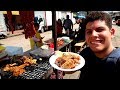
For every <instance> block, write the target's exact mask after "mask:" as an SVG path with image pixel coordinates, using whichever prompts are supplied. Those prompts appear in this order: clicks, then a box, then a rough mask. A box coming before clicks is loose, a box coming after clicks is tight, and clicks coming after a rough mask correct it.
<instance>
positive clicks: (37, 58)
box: [0, 11, 73, 79]
mask: <svg viewBox="0 0 120 90" xmlns="http://www.w3.org/2000/svg"><path fill="white" fill-rule="evenodd" d="M19 14H20V15H21V19H22V21H23V27H24V32H25V38H26V39H27V38H30V37H32V36H34V35H35V31H34V28H33V23H34V11H20V12H19ZM52 19H53V20H52V24H53V26H52V35H53V38H52V39H50V40H48V41H46V42H45V44H44V46H47V47H44V46H43V47H44V48H43V47H40V48H37V49H35V50H30V51H29V52H28V53H29V54H28V56H26V55H22V54H21V55H20V54H19V53H17V54H14V55H10V54H11V52H9V55H8V56H7V57H6V58H4V60H1V62H0V66H1V68H0V76H1V79H46V78H48V77H49V75H50V74H51V73H52V72H53V69H54V68H53V67H52V66H51V64H50V63H49V58H50V57H51V56H52V55H53V54H54V53H55V51H57V50H60V51H62V49H63V48H64V50H65V52H66V51H69V52H71V43H72V42H73V40H72V39H70V38H68V37H60V38H57V33H56V13H55V11H53V12H52ZM7 49H8V50H9V49H10V48H9V47H7ZM20 50H22V49H20ZM9 51H10V50H9ZM11 51H12V50H11ZM21 53H22V52H21Z"/></svg>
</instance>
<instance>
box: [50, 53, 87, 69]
mask: <svg viewBox="0 0 120 90" xmlns="http://www.w3.org/2000/svg"><path fill="white" fill-rule="evenodd" d="M49 62H50V64H51V66H52V67H54V68H55V69H57V70H61V71H76V70H79V69H81V68H82V67H83V66H84V65H85V60H84V58H83V57H82V56H81V55H79V54H77V53H73V52H61V51H55V54H54V55H52V56H51V57H50V59H49Z"/></svg>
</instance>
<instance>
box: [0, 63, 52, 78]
mask: <svg viewBox="0 0 120 90" xmlns="http://www.w3.org/2000/svg"><path fill="white" fill-rule="evenodd" d="M50 68H51V65H50V64H49V62H48V61H47V62H43V63H40V64H36V65H31V66H28V67H25V70H26V72H24V73H23V74H21V75H20V76H18V77H15V76H13V75H12V73H10V72H5V73H4V75H2V77H1V79H2V78H3V79H41V78H42V77H43V76H44V75H45V74H46V73H47V71H48V70H49V69H50Z"/></svg>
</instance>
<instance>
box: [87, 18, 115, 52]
mask: <svg viewBox="0 0 120 90" xmlns="http://www.w3.org/2000/svg"><path fill="white" fill-rule="evenodd" d="M113 35H114V29H109V28H108V26H107V25H106V23H105V21H101V20H96V21H93V22H88V23H87V25H86V31H85V38H86V42H87V44H88V45H89V47H90V48H91V49H92V50H93V51H94V52H100V51H103V50H105V49H107V48H109V46H110V45H111V39H112V37H113Z"/></svg>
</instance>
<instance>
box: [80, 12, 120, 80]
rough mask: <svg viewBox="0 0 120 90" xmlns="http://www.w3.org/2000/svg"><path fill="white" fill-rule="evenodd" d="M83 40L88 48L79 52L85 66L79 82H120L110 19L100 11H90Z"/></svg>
mask: <svg viewBox="0 0 120 90" xmlns="http://www.w3.org/2000/svg"><path fill="white" fill-rule="evenodd" d="M85 25H86V29H85V40H86V43H87V44H88V47H86V48H85V49H83V50H82V51H81V52H80V55H81V56H83V58H84V59H85V66H84V67H83V68H81V69H80V71H81V74H80V80H89V81H94V80H95V81H99V80H102V81H106V80H109V81H112V80H120V48H118V47H114V46H113V44H112V38H113V37H114V34H115V29H114V28H112V17H111V16H110V15H109V14H108V13H105V12H102V11H92V12H90V13H89V14H88V16H87V17H86V20H85Z"/></svg>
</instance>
